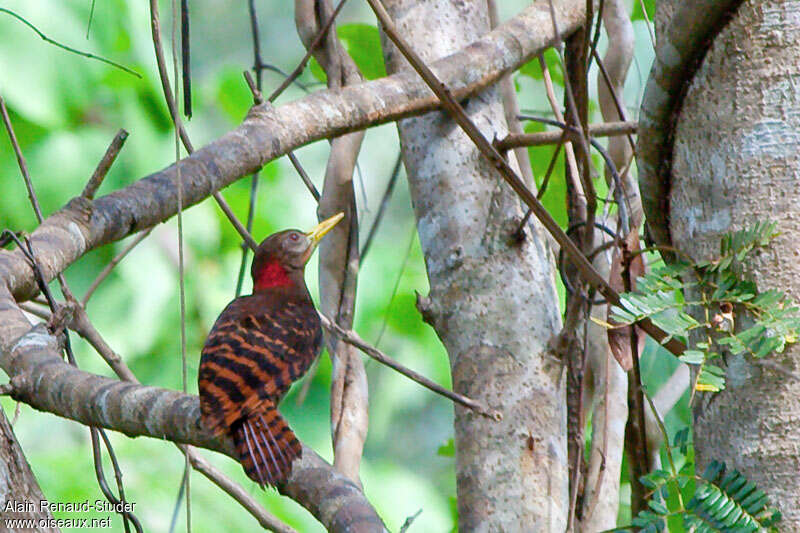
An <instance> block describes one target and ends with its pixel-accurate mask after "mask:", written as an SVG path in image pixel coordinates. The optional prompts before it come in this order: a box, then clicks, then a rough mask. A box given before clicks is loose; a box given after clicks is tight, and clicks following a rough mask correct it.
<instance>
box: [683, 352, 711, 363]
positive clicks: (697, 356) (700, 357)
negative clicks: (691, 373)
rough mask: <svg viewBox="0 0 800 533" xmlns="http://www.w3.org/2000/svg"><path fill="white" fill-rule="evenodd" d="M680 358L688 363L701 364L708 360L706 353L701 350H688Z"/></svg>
mask: <svg viewBox="0 0 800 533" xmlns="http://www.w3.org/2000/svg"><path fill="white" fill-rule="evenodd" d="M678 359H680V360H681V361H683V362H684V363H686V364H687V365H701V364H703V362H704V361H705V360H706V354H705V353H703V352H701V351H700V350H686V351H685V352H683V354H682V355H681V356H680V357H678Z"/></svg>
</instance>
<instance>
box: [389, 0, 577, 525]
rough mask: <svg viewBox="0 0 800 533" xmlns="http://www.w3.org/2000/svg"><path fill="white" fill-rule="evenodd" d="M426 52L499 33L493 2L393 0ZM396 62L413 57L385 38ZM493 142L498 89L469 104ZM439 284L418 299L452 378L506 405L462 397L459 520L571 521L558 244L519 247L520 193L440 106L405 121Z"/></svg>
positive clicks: (417, 204) (414, 187) (461, 388)
mask: <svg viewBox="0 0 800 533" xmlns="http://www.w3.org/2000/svg"><path fill="white" fill-rule="evenodd" d="M384 4H385V5H386V7H387V9H388V11H389V12H390V14H391V16H392V17H393V19H394V20H395V22H396V24H397V26H398V29H399V30H400V33H401V35H403V36H404V37H405V38H406V40H407V41H408V42H410V43H412V46H413V47H414V49H415V50H416V52H417V53H419V54H420V55H421V56H422V58H423V60H425V61H426V62H431V61H433V60H435V59H438V58H440V57H443V56H445V55H447V54H450V53H452V52H454V51H456V50H458V49H459V48H461V47H463V46H465V45H468V44H470V43H471V42H472V41H474V40H475V39H477V38H478V37H480V36H481V35H483V34H485V33H486V32H487V31H488V30H489V19H488V14H487V9H486V1H485V0H467V1H457V0H433V1H425V2H419V1H417V0H385V1H384ZM384 52H385V56H386V61H387V66H388V68H389V70H390V71H393V72H395V71H398V70H403V69H408V68H410V67H409V66H408V64H407V63H406V62H405V60H404V59H403V58H402V57H401V56H400V53H399V52H398V51H397V49H396V48H394V47H393V46H391V45H390V44H389V43H388V40H386V39H384ZM462 103H463V104H464V106H465V109H466V111H467V113H468V114H469V115H470V117H471V118H472V119H473V120H474V121H475V122H476V124H477V125H478V127H479V128H480V129H481V131H482V133H483V135H484V136H485V137H487V138H488V139H492V138H494V137H495V136H496V137H498V138H502V137H503V136H504V135H505V134H506V133H507V129H508V128H507V125H506V120H505V117H504V114H503V106H502V102H501V97H500V94H499V91H498V90H497V89H496V88H494V87H493V88H490V89H487V90H486V91H484V92H482V93H480V94H478V95H476V96H474V97H472V98H470V99H469V101H468V102H462ZM399 131H400V139H401V142H402V151H403V161H404V163H405V165H406V170H407V172H408V177H409V183H410V187H411V194H412V199H413V203H414V210H415V213H416V217H417V229H418V232H419V236H420V242H421V243H422V249H423V252H424V254H425V262H426V266H427V271H428V277H429V279H430V285H431V293H430V297H429V298H428V299H425V301H424V302H422V303H421V305H420V307H421V310H423V312H424V315H425V316H426V317H427V318H428V319H429V321H430V322H431V323H432V324H433V326H434V328H435V329H436V332H437V334H438V335H439V337H440V338H441V339H442V342H443V343H444V345H445V347H446V348H447V352H448V354H449V357H450V363H451V370H452V375H453V387H454V388H455V389H456V390H457V391H458V392H460V393H463V394H467V395H469V396H472V397H475V398H477V399H479V400H482V401H484V402H486V403H488V404H489V405H490V406H491V407H493V408H495V409H498V410H500V411H501V412H502V413H503V420H502V421H500V422H496V421H494V420H490V419H488V418H483V417H480V416H478V415H475V414H474V413H472V412H469V411H467V410H464V409H462V408H460V407H456V421H455V441H456V473H457V490H458V511H459V528H460V530H461V531H559V532H561V531H563V530H564V528H565V526H566V511H567V499H568V494H567V493H568V482H567V462H566V460H567V455H566V438H565V436H566V409H565V389H564V375H563V367H562V365H561V364H560V363H559V362H558V361H555V360H553V359H552V358H551V357H548V355H547V342H548V340H549V339H550V338H551V337H552V336H553V335H554V334H556V333H557V332H558V331H559V329H560V324H561V320H560V312H559V309H558V298H557V296H556V292H555V284H554V270H553V263H552V258H551V254H550V253H549V251H548V249H547V245H546V242H545V239H544V238H543V236H542V235H541V234H540V233H539V232H538V231H534V232H533V233H531V232H530V231H529V233H528V237H527V239H526V240H525V241H524V242H523V243H522V244H521V245H520V244H512V243H511V242H510V241H511V239H510V237H511V234H512V232H514V231H515V229H516V227H517V226H518V224H519V221H520V217H521V215H522V211H521V208H520V204H519V202H518V200H517V198H516V196H515V195H514V193H513V192H512V191H511V189H510V188H509V187H508V186H507V185H505V183H504V182H503V180H502V179H501V178H500V177H499V175H498V174H497V173H496V172H495V170H494V169H493V168H492V166H491V165H490V164H489V163H488V162H487V161H486V160H485V159H484V158H483V157H482V156H481V155H480V154H479V152H478V150H477V149H476V148H475V146H474V144H473V143H472V142H471V141H470V140H469V139H468V138H467V136H466V135H464V134H463V133H462V131H461V129H460V128H459V127H458V126H457V125H456V123H455V122H454V121H453V120H451V119H450V118H449V117H448V116H447V115H446V114H442V113H439V112H435V113H430V114H428V115H425V116H422V117H419V118H413V119H407V120H403V121H401V122H400V124H399Z"/></svg>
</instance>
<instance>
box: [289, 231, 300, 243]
mask: <svg viewBox="0 0 800 533" xmlns="http://www.w3.org/2000/svg"><path fill="white" fill-rule="evenodd" d="M289 238H290V239H291V240H292V241H294V242H297V241H298V240H299V239H300V236H299V235H298V234H297V233H292V234H290V235H289Z"/></svg>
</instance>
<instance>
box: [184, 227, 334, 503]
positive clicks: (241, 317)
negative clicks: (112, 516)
mask: <svg viewBox="0 0 800 533" xmlns="http://www.w3.org/2000/svg"><path fill="white" fill-rule="evenodd" d="M342 218H344V214H342V213H339V214H337V215H335V216H333V217H331V218H329V219H327V220H324V221H322V222H320V223H319V224H318V225H317V226H315V227H314V228H313V229H312V230H311V231H309V232H307V233H304V232H302V231H299V230H294V229H291V230H286V231H281V232H279V233H274V234H272V235H270V236H269V237H267V238H266V239H264V241H262V242H261V244H260V245H259V246H258V248H257V249H256V251H255V255H254V257H253V264H252V268H251V274H252V276H253V294H250V295H247V296H240V297H238V298H236V299H234V300H233V301H232V302H231V303H230V304H228V306H227V307H226V308H225V309H224V310H223V311H222V313H221V314H220V315H219V318H217V321H216V322H215V323H214V326H213V327H212V328H211V332H210V333H209V334H208V339H206V342H205V346H204V347H203V351H202V356H201V358H200V370H199V373H198V380H197V381H198V389H199V391H200V411H201V418H202V422H203V424H204V425H205V426H206V427H207V428H208V429H209V430H211V431H212V432H213V433H214V434H215V435H223V434H225V435H230V436H231V437H232V438H233V442H234V444H235V446H236V452H237V454H238V456H239V461H240V462H241V463H242V467H243V468H244V471H245V473H246V474H247V475H248V477H250V479H252V480H254V481H255V482H256V483H258V484H259V485H260V486H261V487H262V488H264V487H265V486H267V485H272V486H276V485H278V484H280V483H283V482H285V481H286V480H287V479H288V477H289V475H290V474H291V472H292V462H293V461H294V460H295V459H297V458H298V457H300V456H301V454H302V447H301V445H300V442H299V441H298V440H297V437H296V436H295V434H294V432H293V431H292V430H291V428H289V425H288V424H287V423H286V421H285V420H284V419H283V417H282V416H281V414H280V413H279V412H278V404H279V403H280V401H281V399H282V398H283V396H284V394H286V391H287V390H289V387H290V386H291V384H292V383H294V382H295V381H297V380H298V379H300V378H301V377H302V376H303V375H304V374H305V373H306V371H307V370H308V368H309V366H311V363H312V362H313V361H314V359H315V358H316V357H317V356H318V355H319V352H320V350H321V348H322V328H321V326H320V320H319V316H318V315H317V311H316V309H315V308H314V302H313V301H312V300H311V296H310V295H309V293H308V288H307V287H306V282H305V277H304V272H305V266H306V263H307V262H308V260H309V258H310V257H311V255H312V254H313V253H314V250H315V249H316V247H317V245H318V244H319V241H320V240H321V239H322V237H323V236H324V235H325V234H326V233H327V232H328V231H330V230H331V228H333V227H334V226H335V225H336V223H337V222H339V221H340V220H341V219H342Z"/></svg>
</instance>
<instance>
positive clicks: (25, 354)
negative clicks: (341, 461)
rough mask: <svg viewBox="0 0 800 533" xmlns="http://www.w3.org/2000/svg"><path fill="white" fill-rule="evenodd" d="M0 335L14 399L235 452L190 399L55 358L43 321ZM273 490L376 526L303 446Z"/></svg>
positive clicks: (345, 520) (359, 526)
mask: <svg viewBox="0 0 800 533" xmlns="http://www.w3.org/2000/svg"><path fill="white" fill-rule="evenodd" d="M8 296H9V295H8V293H7V292H5V291H3V290H2V289H0V324H3V330H2V332H3V333H5V332H8V331H21V330H25V328H26V327H29V324H28V321H27V319H26V318H25V316H24V315H23V314H22V312H21V311H20V310H19V309H18V308H17V307H16V306H15V305H14V304H13V302H11V301H10V299H9V297H8ZM6 338H7V337H5V336H3V340H2V344H0V349H1V350H2V352H1V353H0V366H2V368H3V369H4V370H5V371H6V372H7V373H8V375H9V376H10V377H11V382H12V384H13V392H12V397H13V398H14V399H16V400H18V401H22V402H25V403H27V404H29V405H31V406H32V407H34V408H36V409H39V410H42V411H47V412H51V413H55V414H58V415H59V416H64V417H66V418H69V419H71V420H75V421H77V422H80V423H82V424H84V425H89V426H95V427H104V428H107V429H113V430H115V431H120V432H122V433H125V434H126V435H128V436H130V437H137V436H149V437H154V438H160V439H166V440H169V441H172V442H175V443H181V444H189V445H192V446H197V447H202V448H207V449H210V450H214V451H217V452H220V453H224V454H226V455H228V456H231V457H234V456H235V455H236V454H235V450H234V447H233V443H232V441H231V440H230V439H227V438H220V437H215V436H213V435H211V434H210V433H208V431H207V430H206V429H205V428H204V427H203V426H202V424H201V423H200V404H199V402H198V400H197V397H195V396H189V395H186V394H182V393H179V392H175V391H170V390H166V389H160V388H157V387H147V386H142V385H137V384H134V383H128V382H122V381H117V380H113V379H109V378H105V377H102V376H97V375H94V374H90V373H87V372H83V371H81V370H79V369H77V368H75V367H73V366H70V365H68V364H66V363H65V362H64V361H63V360H62V359H61V357H60V355H59V350H60V346H59V344H58V341H57V339H56V338H55V337H54V336H53V335H51V334H50V333H49V332H48V331H47V329H46V328H45V327H44V325H39V326H36V327H34V328H33V329H30V330H27V331H25V332H24V333H23V335H21V336H20V337H18V338H16V339H15V340H14V341H12V342H10V343H8V342H6V340H5V339H6ZM280 491H281V492H282V493H283V494H286V495H287V496H289V497H291V498H293V499H295V500H296V501H297V502H298V503H300V504H301V505H303V506H304V507H306V508H307V509H308V510H309V511H310V512H311V513H312V514H314V516H316V517H317V519H318V520H320V521H321V522H322V523H323V525H325V526H326V527H327V528H328V529H329V530H330V531H365V532H366V531H370V532H372V531H384V527H383V524H382V522H381V520H380V518H379V517H378V516H377V514H375V511H374V510H373V509H372V507H371V506H370V505H369V503H368V502H367V500H366V499H365V498H364V495H363V493H362V492H361V491H360V490H359V489H358V487H356V486H355V484H353V483H352V482H350V481H349V480H347V479H346V478H345V477H344V476H341V475H339V474H337V473H335V472H334V471H333V469H332V468H331V467H330V465H328V464H327V463H326V462H325V461H324V460H323V459H322V458H320V457H319V456H318V455H317V454H316V453H315V452H314V450H312V449H310V448H308V447H305V448H304V450H303V458H302V459H301V460H300V461H298V463H296V464H295V467H294V469H293V474H292V477H291V478H290V479H289V481H288V482H287V483H286V485H284V486H282V487H281V488H280Z"/></svg>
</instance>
